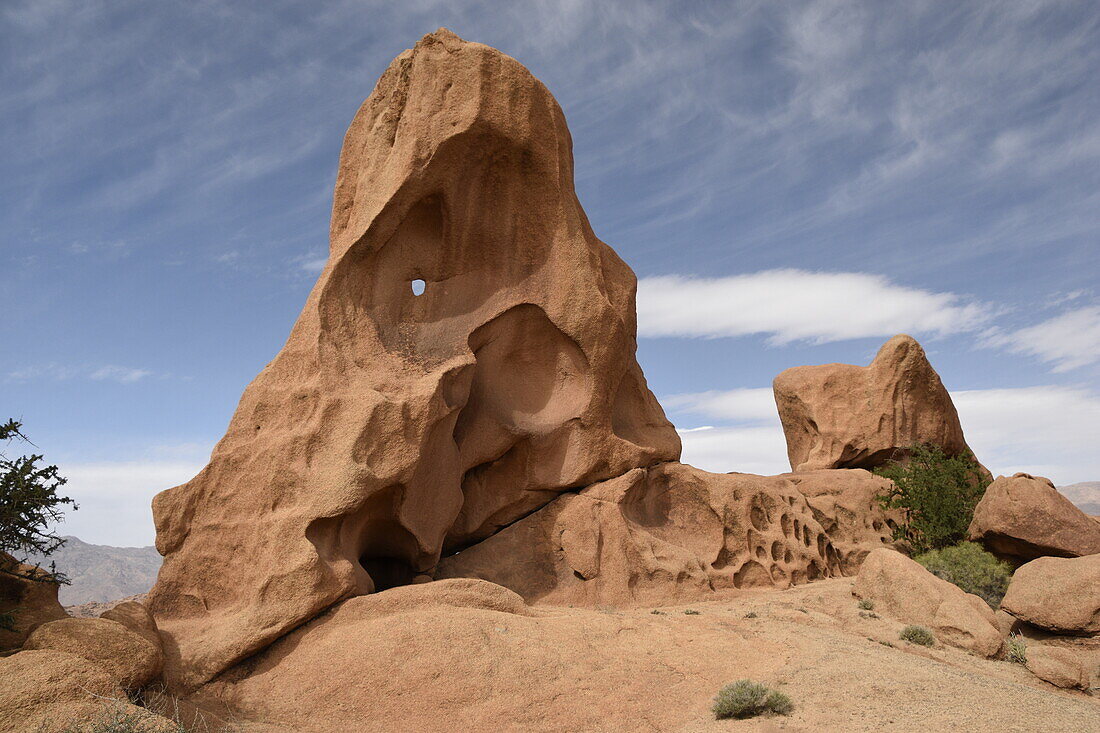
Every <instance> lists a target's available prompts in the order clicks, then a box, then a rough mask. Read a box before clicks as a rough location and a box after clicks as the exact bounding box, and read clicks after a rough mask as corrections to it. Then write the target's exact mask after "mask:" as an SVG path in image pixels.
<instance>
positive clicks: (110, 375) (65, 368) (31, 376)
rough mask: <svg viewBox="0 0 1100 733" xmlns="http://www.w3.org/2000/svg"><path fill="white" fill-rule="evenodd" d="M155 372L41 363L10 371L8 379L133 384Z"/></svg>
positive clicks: (115, 366)
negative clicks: (88, 380)
mask: <svg viewBox="0 0 1100 733" xmlns="http://www.w3.org/2000/svg"><path fill="white" fill-rule="evenodd" d="M153 374H154V373H153V372H152V371H151V370H149V369H138V368H134V367H124V366H118V365H115V364H106V365H103V366H87V365H82V366H81V365H65V364H54V363H51V364H41V365H34V366H26V367H21V368H19V369H15V370H13V371H10V372H8V374H7V375H6V380H7V381H9V382H29V381H34V380H40V379H45V380H51V381H67V380H70V379H91V380H94V381H97V382H104V381H107V382H118V383H119V384H133V383H134V382H140V381H141V380H142V379H145V378H146V377H150V376H152V375H153Z"/></svg>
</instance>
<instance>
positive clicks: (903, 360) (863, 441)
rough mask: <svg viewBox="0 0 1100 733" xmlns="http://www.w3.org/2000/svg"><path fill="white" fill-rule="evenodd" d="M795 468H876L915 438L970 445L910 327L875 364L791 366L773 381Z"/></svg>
mask: <svg viewBox="0 0 1100 733" xmlns="http://www.w3.org/2000/svg"><path fill="white" fill-rule="evenodd" d="M772 389H773V391H774V393H775V404H776V407H778V408H779V419H780V421H781V422H782V423H783V434H784V436H785V437H786V438H787V455H788V457H789V458H790V461H791V469H792V470H794V471H813V470H817V469H822V468H867V469H871V468H876V467H878V466H881V465H883V464H885V463H886V462H887V461H889V460H891V459H901V458H904V456H905V452H906V449H907V448H909V447H910V446H912V445H913V444H915V443H930V444H932V445H936V446H939V447H940V448H942V449H943V450H944V452H945V453H947V454H948V455H958V454H960V453H962V452H963V451H967V450H969V449H968V448H967V445H966V440H965V439H964V438H963V431H962V425H961V424H960V423H959V414H958V412H956V410H955V405H954V403H952V402H951V396H950V395H949V394H948V393H947V388H946V387H944V386H943V382H942V381H940V377H939V375H938V374H936V370H935V369H933V368H932V365H931V364H930V363H929V362H928V357H926V356H925V354H924V349H922V348H921V346H920V344H918V343H917V342H916V340H914V339H913V338H912V337H910V336H906V335H904V334H901V335H898V336H894V337H893V338H892V339H890V340H889V341H887V342H886V343H885V344H884V345H883V346H882V348H881V349H879V352H878V355H877V356H875V359H874V361H872V362H871V364H870V366H866V367H861V366H854V365H851V364H824V365H821V366H801V367H794V368H792V369H788V370H786V371H784V372H783V373H781V374H780V375H779V376H778V377H776V378H775V382H774V383H773V385H772Z"/></svg>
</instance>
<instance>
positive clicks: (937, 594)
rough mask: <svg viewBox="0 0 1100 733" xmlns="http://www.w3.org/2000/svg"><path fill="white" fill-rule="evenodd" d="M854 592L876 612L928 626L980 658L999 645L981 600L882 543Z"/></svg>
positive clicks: (995, 651)
mask: <svg viewBox="0 0 1100 733" xmlns="http://www.w3.org/2000/svg"><path fill="white" fill-rule="evenodd" d="M852 593H854V594H855V595H856V597H858V598H861V599H870V600H872V601H874V603H875V610H876V611H878V612H879V613H883V614H885V615H887V616H890V617H891V618H894V619H897V620H898V621H902V622H903V623H907V624H920V625H921V626H927V627H928V628H930V629H931V630H932V631H933V632H934V633H935V635H936V638H937V639H939V640H940V641H942V642H944V643H945V644H951V645H952V646H957V647H961V648H963V649H969V650H970V651H972V652H975V653H976V654H980V655H982V656H983V657H995V656H997V654H999V653H1000V651H1001V648H1002V646H1003V643H1002V639H1001V632H1000V630H999V628H998V626H997V617H996V615H995V614H994V613H993V610H992V609H991V608H990V607H989V606H988V605H987V604H986V602H985V601H983V600H982V599H981V598H979V597H978V596H976V595H973V594H970V593H966V592H964V591H963V590H962V589H961V588H959V587H958V586H955V585H952V584H951V583H948V582H947V581H946V580H941V579H940V578H937V577H936V576H935V575H933V574H932V573H930V572H928V571H927V570H925V569H924V567H922V566H921V565H920V564H919V563H917V562H916V561H914V560H910V559H909V558H908V557H906V556H905V555H903V554H901V553H900V552H896V551H894V550H890V549H886V548H882V549H878V550H874V551H873V552H871V553H870V554H868V555H867V557H866V559H864V561H863V566H862V567H861V568H860V570H859V575H857V576H856V582H855V585H854V586H853V587H852Z"/></svg>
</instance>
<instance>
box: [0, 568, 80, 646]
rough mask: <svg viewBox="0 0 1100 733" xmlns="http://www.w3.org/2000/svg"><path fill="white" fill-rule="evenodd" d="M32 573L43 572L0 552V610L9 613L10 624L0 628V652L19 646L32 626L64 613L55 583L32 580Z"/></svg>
mask: <svg viewBox="0 0 1100 733" xmlns="http://www.w3.org/2000/svg"><path fill="white" fill-rule="evenodd" d="M32 576H38V577H45V576H46V573H44V572H43V571H41V570H37V569H35V568H34V567H33V566H31V565H22V564H20V563H17V562H16V561H15V558H14V557H12V556H11V555H9V554H7V553H4V552H0V613H10V614H11V616H12V625H13V626H14V629H12V630H9V629H5V628H0V651H6V650H8V649H16V648H18V647H20V646H22V645H23V642H24V641H26V640H27V637H28V636H30V633H31V632H32V631H34V630H35V629H36V628H38V627H39V626H41V625H42V624H44V623H46V622H47V621H56V620H57V619H59V618H65V617H66V616H67V615H68V614H66V613H65V609H64V608H62V606H61V603H60V602H58V600H57V589H58V585H57V583H50V582H44V581H39V580H32V579H31V577H32Z"/></svg>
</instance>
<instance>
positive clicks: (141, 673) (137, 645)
mask: <svg viewBox="0 0 1100 733" xmlns="http://www.w3.org/2000/svg"><path fill="white" fill-rule="evenodd" d="M23 648H24V649H38V650H52V651H58V652H68V653H69V654H75V655H77V656H80V657H83V658H84V659H87V660H88V661H89V662H92V663H93V664H95V665H97V666H98V667H100V668H102V669H103V670H104V671H105V672H107V674H109V675H110V676H111V679H113V680H114V681H116V682H117V683H118V684H120V685H122V687H124V688H125V689H127V690H136V689H138V688H140V687H142V686H144V685H146V684H148V683H149V682H151V681H153V680H154V679H155V678H156V677H157V676H158V675H159V674H160V671H161V668H162V666H163V664H164V657H163V655H162V653H161V648H160V646H159V645H158V644H154V643H153V642H152V641H150V640H149V639H148V638H147V637H145V636H143V635H141V634H139V633H137V632H135V631H131V630H130V629H128V628H126V626H124V625H122V624H121V623H119V622H118V621H111V620H110V619H104V618H66V619H61V620H59V621H50V622H49V623H45V624H42V625H41V626H39V627H38V628H37V629H35V630H34V632H33V633H32V634H31V635H30V637H29V638H28V639H27V643H26V644H24V645H23Z"/></svg>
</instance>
